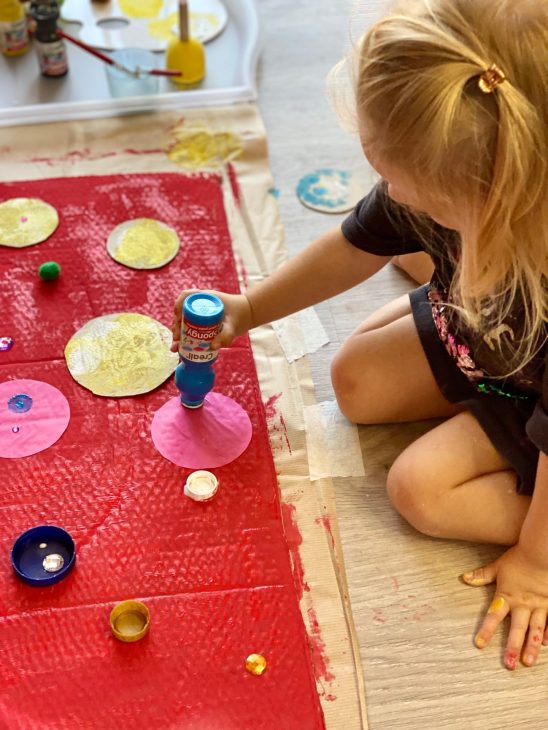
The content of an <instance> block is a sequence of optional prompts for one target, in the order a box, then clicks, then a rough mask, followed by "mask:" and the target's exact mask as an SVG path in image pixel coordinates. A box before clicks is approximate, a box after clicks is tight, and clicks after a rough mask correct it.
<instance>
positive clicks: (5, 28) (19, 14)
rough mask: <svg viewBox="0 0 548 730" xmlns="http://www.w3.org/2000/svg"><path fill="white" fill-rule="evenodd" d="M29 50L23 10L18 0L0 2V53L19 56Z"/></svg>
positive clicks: (0, 0) (1, 0)
mask: <svg viewBox="0 0 548 730" xmlns="http://www.w3.org/2000/svg"><path fill="white" fill-rule="evenodd" d="M28 49H29V36H28V32H27V20H26V17H25V9H24V8H23V5H22V3H21V2H19V0H0V51H2V53H3V54H4V55H5V56H21V55H22V54H23V53H26V52H27V51H28Z"/></svg>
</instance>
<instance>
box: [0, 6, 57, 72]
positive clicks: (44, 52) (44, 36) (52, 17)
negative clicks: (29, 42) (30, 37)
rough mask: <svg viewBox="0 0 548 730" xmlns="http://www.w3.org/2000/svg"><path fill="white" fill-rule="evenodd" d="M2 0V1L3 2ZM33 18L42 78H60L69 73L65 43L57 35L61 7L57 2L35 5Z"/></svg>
mask: <svg viewBox="0 0 548 730" xmlns="http://www.w3.org/2000/svg"><path fill="white" fill-rule="evenodd" d="M1 1H2V0H0V2H1ZM31 12H32V17H33V18H34V20H35V21H36V30H35V31H34V46H35V48H36V51H37V53H38V61H39V63H40V71H41V73H42V76H47V77H48V78H58V77H60V76H64V75H65V74H66V73H67V71H68V61H67V50H66V47H65V41H64V40H63V39H62V38H60V37H59V36H58V35H57V19H58V18H59V6H58V5H57V3H56V2H51V0H50V1H49V2H44V3H40V2H37V3H35V4H34V3H33V5H32V8H31Z"/></svg>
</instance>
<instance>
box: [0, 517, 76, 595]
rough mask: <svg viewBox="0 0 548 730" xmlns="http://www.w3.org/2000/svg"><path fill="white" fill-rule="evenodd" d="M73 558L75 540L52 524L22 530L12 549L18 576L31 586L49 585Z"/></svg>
mask: <svg viewBox="0 0 548 730" xmlns="http://www.w3.org/2000/svg"><path fill="white" fill-rule="evenodd" d="M75 560H76V547H75V545H74V540H73V539H72V537H71V536H70V535H69V533H68V532H67V531H66V530H63V529H62V528H61V527H56V526H55V525H38V527H31V529H30V530H27V531H26V532H23V533H21V535H19V537H18V538H17V540H16V541H15V542H14V544H13V547H12V549H11V564H12V566H13V569H14V571H15V572H16V574H17V576H18V577H19V578H21V580H22V581H24V582H25V583H28V584H29V585H31V586H50V585H53V583H58V582H59V581H60V580H62V579H63V578H65V576H67V575H68V574H69V573H70V571H71V570H72V568H73V567H74V562H75Z"/></svg>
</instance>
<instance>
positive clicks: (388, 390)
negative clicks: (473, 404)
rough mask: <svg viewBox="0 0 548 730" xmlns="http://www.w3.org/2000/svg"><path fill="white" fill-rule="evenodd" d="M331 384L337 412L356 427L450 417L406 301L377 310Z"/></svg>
mask: <svg viewBox="0 0 548 730" xmlns="http://www.w3.org/2000/svg"><path fill="white" fill-rule="evenodd" d="M331 379H332V382H333V388H334V391H335V395H336V397H337V401H338V403H339V407H340V409H341V411H342V412H343V413H344V414H345V416H346V417H347V418H349V419H350V420H351V421H354V422H355V423H394V422H402V421H418V420H421V419H424V418H435V417H446V416H452V415H454V414H455V413H457V412H458V411H459V407H458V406H455V405H453V404H451V403H449V401H447V400H446V399H445V398H444V397H443V395H442V394H441V392H440V390H439V388H438V386H437V383H436V381H435V379H434V376H433V375H432V371H431V370H430V366H429V364H428V361H427V359H426V356H425V354H424V352H423V349H422V345H421V343H420V340H419V336H418V333H417V330H416V327H415V323H414V321H413V316H412V314H411V305H410V303H409V297H408V296H407V295H405V296H403V297H401V298H400V299H397V300H395V301H394V302H390V304H387V305H386V306H384V307H382V308H381V309H379V310H378V311H377V312H375V313H374V314H373V315H372V316H371V317H369V318H368V319H367V320H365V322H363V324H361V325H360V326H359V327H358V328H357V329H356V330H355V331H354V332H353V333H352V335H350V337H349V338H348V340H346V342H345V343H344V344H343V345H342V347H341V349H340V350H339V352H338V353H337V354H336V355H335V357H334V359H333V363H332V365H331Z"/></svg>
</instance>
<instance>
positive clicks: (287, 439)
mask: <svg viewBox="0 0 548 730" xmlns="http://www.w3.org/2000/svg"><path fill="white" fill-rule="evenodd" d="M280 423H281V424H282V429H283V432H284V437H285V443H286V444H287V448H288V449H289V453H290V454H292V453H293V452H292V451H291V444H290V443H289V436H288V435H287V428H286V426H285V421H284V417H283V416H282V414H281V413H280Z"/></svg>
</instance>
